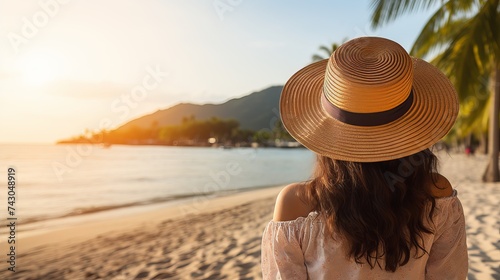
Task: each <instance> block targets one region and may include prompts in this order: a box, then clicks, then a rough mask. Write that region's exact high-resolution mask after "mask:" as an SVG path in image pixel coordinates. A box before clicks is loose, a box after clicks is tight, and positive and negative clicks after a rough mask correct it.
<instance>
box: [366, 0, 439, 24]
mask: <svg viewBox="0 0 500 280" xmlns="http://www.w3.org/2000/svg"><path fill="white" fill-rule="evenodd" d="M441 2H442V1H441V0H404V1H403V0H372V2H371V4H370V6H371V9H372V16H371V22H372V26H373V27H379V26H381V25H383V24H384V23H387V22H390V21H393V20H394V19H396V18H397V17H399V16H401V15H403V14H406V13H411V12H415V11H423V10H426V9H428V8H430V7H432V6H434V5H437V4H439V3H441Z"/></svg>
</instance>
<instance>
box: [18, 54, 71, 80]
mask: <svg viewBox="0 0 500 280" xmlns="http://www.w3.org/2000/svg"><path fill="white" fill-rule="evenodd" d="M17 66H18V69H17V70H18V71H19V72H20V73H21V75H22V77H23V80H25V81H26V82H27V83H28V84H30V85H34V86H39V85H44V84H47V83H49V82H52V81H54V80H58V79H61V78H63V75H64V74H65V70H66V69H65V61H64V58H63V57H62V56H61V55H60V54H57V53H54V52H47V51H44V52H42V51H38V52H30V53H27V54H26V55H24V56H23V57H22V58H20V59H19V60H18V63H17Z"/></svg>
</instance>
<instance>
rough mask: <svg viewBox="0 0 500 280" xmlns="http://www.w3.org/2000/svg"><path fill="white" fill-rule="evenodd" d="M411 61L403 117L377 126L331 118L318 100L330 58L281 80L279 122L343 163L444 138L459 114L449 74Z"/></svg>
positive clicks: (390, 155) (407, 151)
mask: <svg viewBox="0 0 500 280" xmlns="http://www.w3.org/2000/svg"><path fill="white" fill-rule="evenodd" d="M412 61H413V69H414V73H413V94H414V100H413V104H412V106H411V107H410V109H409V110H408V112H406V113H405V114H404V115H403V116H402V117H401V118H399V119H397V120H395V121H393V122H390V123H387V124H384V125H379V126H355V125H350V124H346V123H343V122H341V121H338V120H337V119H334V118H332V117H331V116H330V115H329V114H328V113H327V112H326V111H325V110H324V109H323V106H322V104H321V94H323V93H322V89H323V79H324V76H325V71H326V66H327V63H328V60H327V59H325V60H322V61H319V62H315V63H313V64H310V65H308V66H306V67H304V68H302V69H301V70H299V71H298V72H297V73H295V74H294V75H293V76H292V77H291V78H290V79H289V80H288V82H287V83H286V84H285V86H284V88H283V91H282V93H281V98H280V114H281V119H282V121H283V125H284V126H285V128H286V129H287V130H288V132H289V133H290V135H291V136H292V137H294V138H295V139H296V140H297V141H298V142H299V143H301V144H302V145H304V146H305V147H307V148H308V149H310V150H312V151H313V152H315V153H318V154H321V155H324V156H327V157H330V158H333V159H338V160H345V161H355V162H376V161H386V160H391V159H397V158H402V157H405V156H408V155H412V154H415V153H417V152H419V151H422V150H424V149H426V148H429V147H430V146H432V145H433V144H435V143H436V142H437V141H439V140H440V139H441V138H442V137H443V136H445V135H446V134H447V133H448V132H449V131H450V129H451V128H452V126H453V124H454V123H455V120H456V117H457V115H458V108H459V103H458V97H457V94H456V92H455V89H454V87H453V85H452V84H451V82H450V81H449V80H448V78H447V77H446V76H445V75H444V74H443V73H442V72H441V71H439V69H437V68H436V67H434V66H433V65H431V64H430V63H427V62H425V61H423V60H421V59H417V58H412Z"/></svg>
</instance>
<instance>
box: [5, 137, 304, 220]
mask: <svg viewBox="0 0 500 280" xmlns="http://www.w3.org/2000/svg"><path fill="white" fill-rule="evenodd" d="M313 165H314V154H313V153H312V152H310V151H308V150H306V149H300V148H299V149H277V148H232V149H220V148H201V147H167V146H126V145H114V146H111V147H108V148H106V147H101V146H98V145H49V144H40V145H35V144H19V145H14V144H2V145H0V176H1V177H0V184H2V185H4V187H3V188H2V187H1V185H0V206H2V205H3V206H5V207H0V209H2V208H5V211H0V216H3V215H4V214H5V215H6V214H7V211H6V208H7V191H8V189H7V170H8V168H14V169H15V173H16V175H15V177H16V178H15V179H16V189H15V192H16V201H15V209H16V216H17V217H19V218H20V220H21V221H22V222H23V223H24V224H30V223H34V222H39V221H46V220H51V219H57V218H61V217H69V216H79V215H87V214H89V213H95V212H105V211H110V210H112V209H117V208H127V207H137V206H141V205H154V204H158V203H164V202H166V201H175V200H180V199H186V198H188V197H192V196H199V195H212V196H213V195H223V194H225V193H228V192H234V191H241V190H245V189H249V188H260V187H268V186H276V185H282V184H288V183H291V182H296V181H303V180H307V179H308V178H309V177H310V176H311V172H312V169H313ZM2 177H3V178H2ZM2 189H3V191H2ZM2 212H5V213H2Z"/></svg>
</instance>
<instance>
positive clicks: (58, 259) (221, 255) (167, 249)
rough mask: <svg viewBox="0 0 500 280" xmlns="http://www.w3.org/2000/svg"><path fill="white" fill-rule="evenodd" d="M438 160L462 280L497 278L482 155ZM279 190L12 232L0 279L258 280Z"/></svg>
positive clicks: (493, 196)
mask: <svg viewBox="0 0 500 280" xmlns="http://www.w3.org/2000/svg"><path fill="white" fill-rule="evenodd" d="M440 157H441V160H442V173H443V174H444V175H445V176H447V177H448V179H449V180H450V181H451V182H452V184H453V185H454V187H455V188H456V189H457V190H458V192H459V197H460V199H461V201H462V204H463V206H464V211H465V215H466V222H467V229H466V230H467V238H468V240H467V242H468V247H469V259H470V269H469V279H500V241H499V232H500V222H499V217H500V207H499V205H500V203H499V202H500V201H499V200H500V184H485V183H482V182H481V181H480V177H481V174H482V171H483V170H484V167H485V164H486V162H485V161H486V157H485V156H482V155H476V156H475V157H466V156H464V155H451V156H449V155H445V154H441V155H440ZM281 188H282V186H279V187H273V188H267V189H260V190H253V191H248V192H243V193H238V194H233V195H228V196H225V197H219V198H211V199H201V200H199V199H196V200H190V201H188V202H186V203H184V204H180V205H176V206H170V207H166V208H164V209H160V210H152V211H148V212H144V213H139V214H131V215H128V216H123V217H117V218H113V219H110V220H101V221H90V222H86V223H84V224H81V225H77V226H74V225H73V226H70V227H69V226H68V227H61V228H58V229H54V230H51V231H47V232H41V233H37V234H31V236H26V237H24V238H23V236H22V234H21V233H19V236H18V242H17V243H16V245H17V253H18V255H17V262H16V272H15V273H12V272H10V271H7V270H6V267H7V266H6V262H5V257H3V259H2V258H0V259H1V260H2V261H1V262H0V269H1V270H0V279H231V280H233V279H261V278H262V277H261V273H260V240H261V234H262V231H263V229H264V227H265V225H266V224H267V223H268V221H269V220H270V219H271V218H272V211H273V205H274V199H275V197H276V195H277V193H278V192H279V190H280V189H281ZM5 244H6V242H1V244H0V246H2V247H0V249H1V251H0V252H1V255H3V256H5V252H6V251H5V250H6V248H5Z"/></svg>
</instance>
